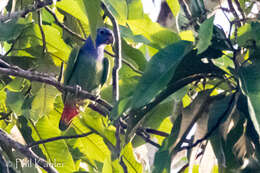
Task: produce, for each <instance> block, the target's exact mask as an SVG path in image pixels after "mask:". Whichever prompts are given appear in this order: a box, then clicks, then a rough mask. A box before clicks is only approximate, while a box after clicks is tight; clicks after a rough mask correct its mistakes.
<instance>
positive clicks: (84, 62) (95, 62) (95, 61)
mask: <svg viewBox="0 0 260 173" xmlns="http://www.w3.org/2000/svg"><path fill="white" fill-rule="evenodd" d="M96 35H97V36H96V40H95V43H94V42H93V41H92V39H91V37H90V36H89V37H88V38H87V40H86V41H85V44H84V45H83V46H82V47H81V48H79V47H77V48H73V49H72V51H71V53H70V56H69V60H68V63H67V68H66V70H65V73H64V82H63V84H64V85H70V86H74V87H79V88H81V89H83V90H86V91H88V92H90V93H92V94H94V93H97V90H99V89H100V87H101V86H102V85H103V84H104V83H105V82H106V80H107V76H108V71H109V61H108V59H107V58H104V48H105V46H106V45H108V44H113V42H114V35H113V32H112V31H111V30H109V29H107V28H99V29H97V34H96ZM62 99H63V103H64V108H63V112H62V116H61V119H60V122H59V128H60V130H66V129H67V128H68V127H69V125H70V123H71V121H72V118H73V117H75V116H76V115H78V114H79V107H80V105H81V104H82V102H83V100H84V99H82V98H80V97H78V96H77V94H73V93H70V92H64V93H63V96H62Z"/></svg>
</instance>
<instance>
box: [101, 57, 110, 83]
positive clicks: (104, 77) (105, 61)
mask: <svg viewBox="0 0 260 173" xmlns="http://www.w3.org/2000/svg"><path fill="white" fill-rule="evenodd" d="M108 73H109V60H108V59H107V58H104V59H103V74H102V77H101V81H100V84H101V86H103V85H104V83H105V82H106V81H107V78H108Z"/></svg>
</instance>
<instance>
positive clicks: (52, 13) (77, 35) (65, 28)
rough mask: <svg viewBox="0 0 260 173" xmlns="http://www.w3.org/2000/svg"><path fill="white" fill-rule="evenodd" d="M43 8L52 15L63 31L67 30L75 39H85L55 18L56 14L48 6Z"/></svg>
mask: <svg viewBox="0 0 260 173" xmlns="http://www.w3.org/2000/svg"><path fill="white" fill-rule="evenodd" d="M45 9H46V10H47V11H48V12H49V13H50V14H51V15H52V16H53V18H54V20H55V22H56V23H57V25H59V26H60V27H61V28H63V29H64V30H65V31H67V32H68V33H69V34H71V35H73V36H74V37H76V38H77V39H79V40H81V41H85V39H84V38H83V37H81V35H79V34H77V33H76V32H74V31H72V30H71V29H70V28H68V27H67V26H66V25H64V24H63V23H61V22H60V21H59V19H58V18H57V16H56V14H55V13H54V12H53V11H52V10H51V9H50V8H49V7H45Z"/></svg>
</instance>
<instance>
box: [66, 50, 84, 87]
mask: <svg viewBox="0 0 260 173" xmlns="http://www.w3.org/2000/svg"><path fill="white" fill-rule="evenodd" d="M79 50H80V47H75V48H73V49H72V51H71V53H70V56H69V60H68V62H67V68H66V70H65V72H64V80H63V84H64V85H68V83H69V80H70V78H71V76H72V73H73V71H74V70H75V69H74V68H75V64H76V62H77V58H78V54H79Z"/></svg>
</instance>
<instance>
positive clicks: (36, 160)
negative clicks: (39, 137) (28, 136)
mask: <svg viewBox="0 0 260 173" xmlns="http://www.w3.org/2000/svg"><path fill="white" fill-rule="evenodd" d="M0 141H1V142H2V143H4V144H5V145H8V146H10V147H12V148H14V149H15V150H17V151H19V152H20V153H21V154H23V155H24V156H26V157H27V158H29V159H30V160H32V163H33V164H37V165H39V166H40V167H42V168H43V169H44V170H46V171H47V172H48V173H58V171H57V170H56V169H55V168H54V167H53V166H52V165H51V164H49V163H48V162H46V161H45V160H44V159H42V158H40V157H38V156H37V155H36V154H35V153H34V152H33V151H32V150H31V149H29V148H27V147H26V146H24V145H22V144H20V143H19V142H16V141H15V140H14V139H12V137H11V136H10V135H9V134H7V133H6V132H5V131H3V130H2V129H0Z"/></svg>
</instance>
